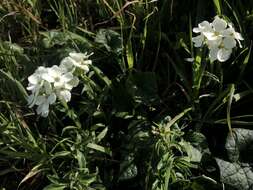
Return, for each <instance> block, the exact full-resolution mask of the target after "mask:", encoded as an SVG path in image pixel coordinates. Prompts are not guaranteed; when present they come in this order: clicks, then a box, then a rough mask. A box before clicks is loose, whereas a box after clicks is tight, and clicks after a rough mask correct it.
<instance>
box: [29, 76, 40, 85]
mask: <svg viewBox="0 0 253 190" xmlns="http://www.w3.org/2000/svg"><path fill="white" fill-rule="evenodd" d="M39 80H40V77H39V75H37V74H32V75H31V76H29V77H28V81H29V82H30V83H31V84H37V83H38V82H39Z"/></svg>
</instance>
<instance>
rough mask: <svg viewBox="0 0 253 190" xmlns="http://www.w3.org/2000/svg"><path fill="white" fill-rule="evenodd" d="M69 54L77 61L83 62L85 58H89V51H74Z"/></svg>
mask: <svg viewBox="0 0 253 190" xmlns="http://www.w3.org/2000/svg"><path fill="white" fill-rule="evenodd" d="M69 56H70V57H71V58H72V59H74V60H75V61H77V62H81V61H82V60H83V59H87V58H88V56H87V53H85V54H84V53H75V52H72V53H69Z"/></svg>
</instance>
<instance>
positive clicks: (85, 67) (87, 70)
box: [80, 65, 90, 73]
mask: <svg viewBox="0 0 253 190" xmlns="http://www.w3.org/2000/svg"><path fill="white" fill-rule="evenodd" d="M80 68H81V69H82V70H84V73H88V72H89V70H90V69H89V67H88V66H87V65H80Z"/></svg>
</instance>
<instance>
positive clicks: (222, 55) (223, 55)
mask: <svg viewBox="0 0 253 190" xmlns="http://www.w3.org/2000/svg"><path fill="white" fill-rule="evenodd" d="M231 53H232V50H231V49H225V48H221V49H220V50H219V51H218V54H217V59H218V60H219V61H220V62H225V61H227V60H228V59H229V58H230V55H231Z"/></svg>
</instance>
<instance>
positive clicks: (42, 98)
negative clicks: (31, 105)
mask: <svg viewBox="0 0 253 190" xmlns="http://www.w3.org/2000/svg"><path fill="white" fill-rule="evenodd" d="M44 102H46V96H38V97H37V98H36V102H35V104H36V105H41V104H43V103H44Z"/></svg>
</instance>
